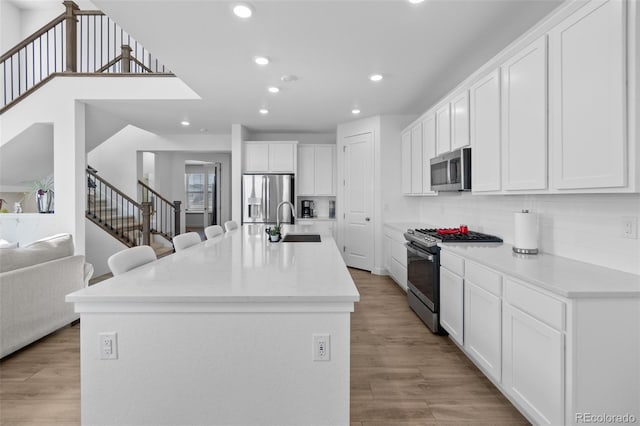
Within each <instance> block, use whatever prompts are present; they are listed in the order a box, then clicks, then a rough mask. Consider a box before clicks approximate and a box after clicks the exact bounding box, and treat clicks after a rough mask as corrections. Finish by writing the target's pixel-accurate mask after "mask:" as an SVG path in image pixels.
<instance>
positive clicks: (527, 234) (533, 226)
mask: <svg viewBox="0 0 640 426" xmlns="http://www.w3.org/2000/svg"><path fill="white" fill-rule="evenodd" d="M513 226H514V243H513V251H515V252H516V253H526V254H536V253H538V215H537V214H535V213H530V212H529V211H528V210H522V211H521V212H517V213H514V216H513Z"/></svg>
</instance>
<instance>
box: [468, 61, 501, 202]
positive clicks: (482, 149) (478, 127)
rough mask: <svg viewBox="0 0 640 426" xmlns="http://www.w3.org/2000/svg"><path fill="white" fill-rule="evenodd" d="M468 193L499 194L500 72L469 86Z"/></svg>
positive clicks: (495, 72) (496, 71)
mask: <svg viewBox="0 0 640 426" xmlns="http://www.w3.org/2000/svg"><path fill="white" fill-rule="evenodd" d="M470 99H471V147H472V155H471V175H472V181H471V182H472V183H471V190H472V191H473V192H483V191H499V190H500V187H501V182H500V71H499V70H495V71H494V72H492V73H491V74H489V75H488V76H486V77H484V78H482V79H481V80H479V81H478V82H477V83H476V84H474V85H473V86H471V95H470Z"/></svg>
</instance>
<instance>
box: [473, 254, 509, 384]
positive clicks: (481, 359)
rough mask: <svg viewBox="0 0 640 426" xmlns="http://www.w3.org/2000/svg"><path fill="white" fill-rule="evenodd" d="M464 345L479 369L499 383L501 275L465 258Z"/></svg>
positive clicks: (500, 361) (500, 364)
mask: <svg viewBox="0 0 640 426" xmlns="http://www.w3.org/2000/svg"><path fill="white" fill-rule="evenodd" d="M466 263H467V267H466V273H465V279H464V346H465V349H466V350H467V351H468V353H469V355H470V356H471V357H473V359H474V360H475V361H476V362H477V363H478V364H479V365H480V366H481V367H482V369H483V370H484V371H485V372H486V374H487V375H489V376H490V377H491V378H493V379H494V381H495V382H497V383H499V382H500V380H501V376H502V346H501V345H502V299H501V296H502V286H501V284H502V281H501V280H502V277H501V275H500V274H498V273H497V272H494V271H492V270H490V269H487V268H484V267H483V266H480V265H478V264H477V263H475V262H466Z"/></svg>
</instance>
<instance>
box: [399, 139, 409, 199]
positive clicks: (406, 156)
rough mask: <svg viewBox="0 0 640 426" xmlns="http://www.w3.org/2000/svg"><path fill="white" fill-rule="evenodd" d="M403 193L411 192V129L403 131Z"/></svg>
mask: <svg viewBox="0 0 640 426" xmlns="http://www.w3.org/2000/svg"><path fill="white" fill-rule="evenodd" d="M401 143H402V172H401V173H402V175H401V178H402V193H403V194H411V129H407V130H405V131H404V132H403V133H402V142H401Z"/></svg>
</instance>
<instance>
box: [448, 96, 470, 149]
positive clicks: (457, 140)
mask: <svg viewBox="0 0 640 426" xmlns="http://www.w3.org/2000/svg"><path fill="white" fill-rule="evenodd" d="M469 137H470V136H469V91H468V90H463V91H462V92H461V93H459V94H458V95H456V96H454V97H453V98H451V150H452V151H454V150H456V149H460V148H463V147H465V146H469Z"/></svg>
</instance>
